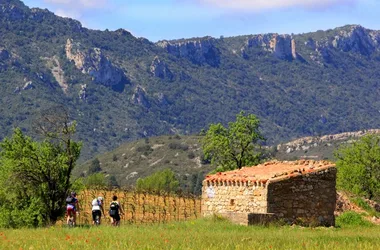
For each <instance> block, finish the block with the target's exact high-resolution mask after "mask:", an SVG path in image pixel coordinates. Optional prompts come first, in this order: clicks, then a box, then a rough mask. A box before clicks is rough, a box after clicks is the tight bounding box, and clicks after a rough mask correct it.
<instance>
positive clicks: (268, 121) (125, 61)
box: [0, 0, 380, 161]
mask: <svg viewBox="0 0 380 250" xmlns="http://www.w3.org/2000/svg"><path fill="white" fill-rule="evenodd" d="M0 13H1V15H0V24H1V25H0V83H1V84H0V96H1V101H0V103H1V106H2V107H3V108H1V109H0V110H1V114H2V117H1V119H0V125H1V129H0V137H1V138H3V137H5V136H9V135H10V134H11V132H12V127H21V128H22V129H23V131H24V132H26V133H28V134H32V132H33V131H32V128H31V125H30V124H31V120H32V119H34V118H33V117H37V116H38V114H39V113H40V112H41V111H43V110H44V109H46V108H49V107H51V106H54V105H56V104H57V103H58V104H61V105H63V106H65V107H66V108H67V109H68V110H69V111H70V115H71V116H72V119H74V120H77V122H78V138H77V139H80V140H82V141H83V142H84V148H83V155H82V161H84V160H86V159H89V158H91V157H92V156H94V155H96V154H99V153H102V152H106V151H108V150H110V149H113V148H115V147H116V146H117V145H119V144H121V143H123V142H125V141H132V140H136V139H139V138H144V137H151V136H158V135H164V134H197V133H198V132H199V131H200V130H202V129H207V126H208V125H209V124H210V123H217V122H221V123H223V124H225V125H226V124H227V123H228V122H230V121H233V120H234V118H235V115H236V114H237V113H239V112H240V111H241V110H244V111H246V112H247V113H253V114H256V115H257V116H258V117H259V119H260V120H261V122H262V130H263V133H264V135H265V136H266V137H267V138H268V140H267V143H268V144H275V143H278V142H281V141H286V140H290V139H292V138H297V137H300V136H307V135H318V134H328V133H339V132H345V131H355V130H361V129H369V128H373V127H380V121H379V119H376V117H377V115H378V113H379V110H380V101H379V98H378V95H379V83H378V81H377V80H376V79H379V77H380V73H379V71H378V70H377V69H378V68H380V52H379V41H380V39H379V37H380V36H379V32H378V31H373V30H369V29H365V28H363V27H361V26H359V25H351V26H344V27H340V28H336V29H332V30H327V31H317V32H313V33H303V34H298V35H279V34H275V33H271V34H261V35H260V34H259V35H246V36H238V37H222V38H212V37H205V38H195V39H194V38H193V39H183V40H181V39H180V40H174V41H173V40H168V41H159V42H157V43H153V42H150V41H149V40H147V39H145V38H136V37H134V36H133V35H132V34H131V33H130V32H128V31H126V30H124V29H118V30H115V31H108V30H105V31H98V30H91V29H87V28H84V27H82V25H81V24H80V22H78V21H76V20H73V19H70V18H62V17H57V16H56V15H54V14H53V13H52V12H50V11H48V10H41V9H29V8H28V7H26V6H25V5H24V4H23V3H22V2H21V1H18V0H6V1H3V2H2V3H1V4H0ZM178 41H180V42H178Z"/></svg>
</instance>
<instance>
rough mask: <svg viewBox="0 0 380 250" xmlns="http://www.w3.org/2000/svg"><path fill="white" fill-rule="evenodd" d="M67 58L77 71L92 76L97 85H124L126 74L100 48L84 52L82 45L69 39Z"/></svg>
mask: <svg viewBox="0 0 380 250" xmlns="http://www.w3.org/2000/svg"><path fill="white" fill-rule="evenodd" d="M66 57H67V58H68V59H69V60H72V61H74V63H75V66H76V67H77V69H79V70H81V71H82V73H83V74H88V75H90V76H92V79H93V81H94V82H95V83H99V84H102V85H105V86H113V85H118V84H120V83H122V82H123V81H124V79H125V76H124V72H123V71H122V70H121V69H119V68H117V67H115V66H114V65H112V63H111V62H110V61H109V60H108V58H107V57H106V56H105V55H104V54H103V53H102V51H101V50H100V49H98V48H93V49H88V50H86V51H85V50H84V49H83V48H82V47H81V44H80V43H74V42H73V40H71V39H68V40H67V43H66Z"/></svg>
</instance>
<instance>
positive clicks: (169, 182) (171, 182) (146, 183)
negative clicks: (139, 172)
mask: <svg viewBox="0 0 380 250" xmlns="http://www.w3.org/2000/svg"><path fill="white" fill-rule="evenodd" d="M178 187H179V182H178V180H177V178H176V176H175V174H174V172H173V171H172V170H170V169H165V170H162V171H159V172H156V173H153V174H152V175H150V176H148V177H145V178H139V179H137V181H136V189H137V191H140V192H144V191H146V192H149V193H153V192H155V193H161V192H165V193H171V192H176V191H177V190H178Z"/></svg>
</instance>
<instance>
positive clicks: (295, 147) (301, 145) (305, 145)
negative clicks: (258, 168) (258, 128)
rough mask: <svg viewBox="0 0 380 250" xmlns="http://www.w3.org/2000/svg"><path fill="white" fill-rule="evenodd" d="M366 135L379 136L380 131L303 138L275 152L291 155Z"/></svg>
mask: <svg viewBox="0 0 380 250" xmlns="http://www.w3.org/2000/svg"><path fill="white" fill-rule="evenodd" d="M367 134H380V129H369V130H363V131H358V132H346V133H340V134H334V135H324V136H321V137H318V136H315V137H313V136H309V137H303V138H300V139H297V140H294V141H291V142H288V143H284V144H279V145H278V146H277V151H284V152H286V153H291V152H293V151H300V150H308V149H310V148H312V147H317V146H319V145H321V144H325V143H327V144H329V143H331V142H338V141H349V140H350V139H358V138H360V137H362V136H364V135H367Z"/></svg>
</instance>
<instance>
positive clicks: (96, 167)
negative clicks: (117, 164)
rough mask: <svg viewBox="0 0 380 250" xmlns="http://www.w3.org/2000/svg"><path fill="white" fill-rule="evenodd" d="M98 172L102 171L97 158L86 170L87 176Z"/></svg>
mask: <svg viewBox="0 0 380 250" xmlns="http://www.w3.org/2000/svg"><path fill="white" fill-rule="evenodd" d="M100 171H102V168H101V167H100V161H99V159H98V158H95V159H94V160H92V161H91V165H90V167H89V168H88V174H89V175H92V174H95V173H98V172H100Z"/></svg>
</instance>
